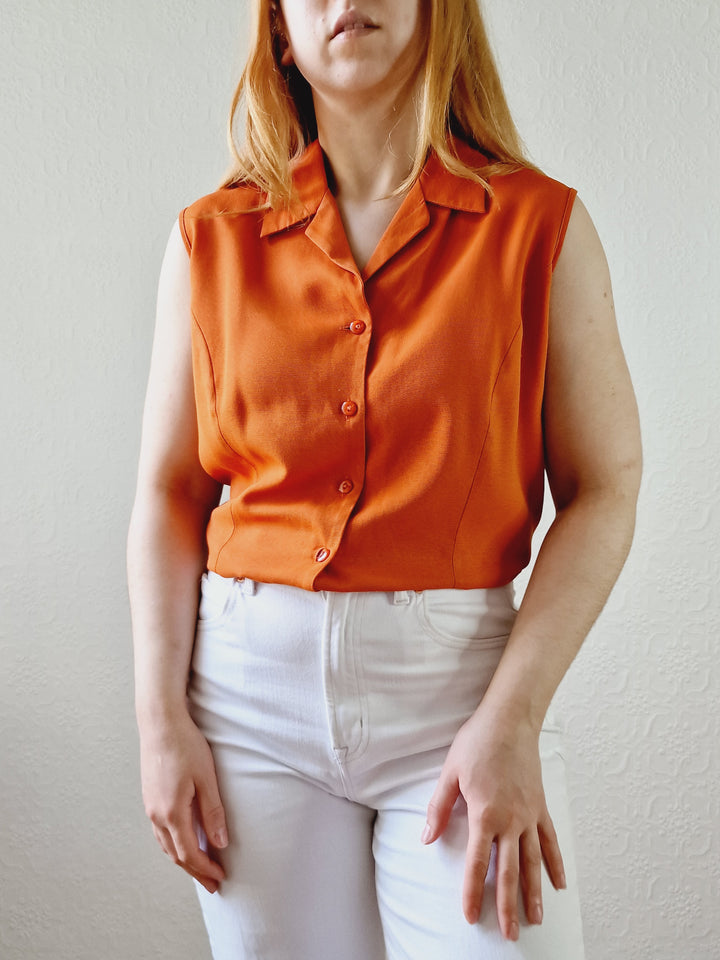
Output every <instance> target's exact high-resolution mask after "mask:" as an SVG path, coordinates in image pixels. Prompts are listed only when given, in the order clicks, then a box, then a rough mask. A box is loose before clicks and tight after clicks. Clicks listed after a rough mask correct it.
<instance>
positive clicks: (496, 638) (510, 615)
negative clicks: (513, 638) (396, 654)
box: [418, 587, 516, 649]
mask: <svg viewBox="0 0 720 960" xmlns="http://www.w3.org/2000/svg"><path fill="white" fill-rule="evenodd" d="M418 615H419V618H420V622H421V625H422V627H423V630H424V632H425V633H426V634H427V635H428V636H429V637H431V638H432V639H433V640H435V641H436V642H437V643H440V644H442V645H444V646H450V647H465V648H473V649H494V648H497V647H502V646H504V645H505V643H506V641H507V638H508V635H509V633H510V631H511V630H512V625H513V623H514V621H515V615H516V611H515V608H514V606H513V602H512V588H507V587H493V588H491V589H477V590H458V589H446V590H445V589H440V590H424V591H423V592H422V594H420V595H419V597H418Z"/></svg>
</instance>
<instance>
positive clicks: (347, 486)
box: [338, 480, 355, 493]
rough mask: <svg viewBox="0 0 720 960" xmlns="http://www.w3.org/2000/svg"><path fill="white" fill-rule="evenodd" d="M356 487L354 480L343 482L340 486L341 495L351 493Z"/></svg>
mask: <svg viewBox="0 0 720 960" xmlns="http://www.w3.org/2000/svg"><path fill="white" fill-rule="evenodd" d="M354 486H355V484H354V483H353V482H352V480H343V481H342V483H340V484H338V491H339V492H340V493H350V491H351V490H352V488H353V487H354Z"/></svg>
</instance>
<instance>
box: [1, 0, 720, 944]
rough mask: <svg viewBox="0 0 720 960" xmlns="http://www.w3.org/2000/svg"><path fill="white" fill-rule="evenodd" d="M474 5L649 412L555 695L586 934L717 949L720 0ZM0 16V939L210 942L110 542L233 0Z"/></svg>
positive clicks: (207, 138) (234, 63)
mask: <svg viewBox="0 0 720 960" xmlns="http://www.w3.org/2000/svg"><path fill="white" fill-rule="evenodd" d="M487 6H488V16H489V20H490V25H491V28H492V34H493V37H494V40H495V43H496V47H497V51H498V55H499V58H500V61H501V65H502V68H503V73H504V77H505V80H506V83H507V88H508V93H509V96H510V100H511V103H512V106H513V108H514V110H515V113H516V117H517V120H518V124H519V126H520V128H521V130H522V131H523V133H524V135H525V138H526V141H527V143H528V145H529V147H530V150H531V153H532V154H533V156H534V158H535V160H536V161H537V162H538V163H539V164H540V165H541V166H543V167H544V168H545V169H546V170H547V171H548V172H549V173H551V174H552V175H554V176H556V177H558V178H559V179H562V180H564V181H566V182H569V183H572V184H573V185H575V186H577V187H578V188H579V190H580V193H581V196H582V197H583V199H584V200H585V203H586V205H587V206H588V207H589V209H590V211H591V213H592V214H593V216H594V218H595V220H596V223H597V225H598V228H599V230H600V233H601V236H602V237H603V239H604V242H605V245H606V249H607V253H608V258H609V260H610V264H611V268H612V272H613V276H614V282H615V291H616V300H617V306H618V313H619V317H620V323H621V327H622V334H623V339H624V342H625V346H626V351H627V355H628V360H629V363H630V366H631V369H632V372H633V375H634V378H635V382H636V385H637V391H638V396H639V401H640V406H641V413H642V417H643V424H644V439H645V454H646V475H645V482H644V488H643V495H642V502H641V507H640V514H639V524H638V533H637V538H636V543H635V547H634V549H633V553H632V554H631V558H630V560H629V562H628V565H627V567H626V570H625V573H624V574H623V576H622V578H621V581H620V583H619V584H618V587H617V589H616V591H615V593H614V595H613V597H612V599H611V601H610V603H609V605H608V608H607V610H606V611H605V613H604V614H603V616H602V618H601V620H600V622H599V623H598V625H597V626H596V628H595V629H594V631H593V633H592V635H591V637H590V638H589V640H588V642H587V644H586V646H585V647H584V649H583V651H582V653H581V655H580V657H579V658H578V660H577V662H576V664H575V665H574V666H573V668H572V670H571V671H570V673H569V675H568V677H567V679H566V681H565V683H564V685H563V687H562V688H561V692H560V693H559V699H560V700H561V702H562V706H563V708H564V713H565V717H566V720H567V725H568V731H569V758H570V760H571V785H572V789H573V794H574V809H575V816H576V822H577V833H578V847H579V860H580V863H579V867H580V875H581V879H582V892H583V895H584V905H585V906H584V911H585V923H586V930H587V943H588V960H604V958H607V957H617V958H631V960H677V958H680V957H690V956H692V957H693V958H694V960H716V958H717V957H718V946H717V943H718V937H719V936H720V921H719V918H718V906H717V904H718V899H719V895H720V872H719V868H718V863H719V862H720V849H719V839H720V838H719V827H718V824H719V823H720V816H719V814H720V811H719V810H718V797H720V783H719V782H718V781H719V773H718V771H719V769H720V764H719V763H718V759H719V758H718V755H717V744H718V742H719V741H720V713H719V711H718V705H717V699H718V698H717V689H718V680H720V668H719V667H718V658H717V656H716V655H714V651H713V650H712V647H713V646H714V644H715V642H716V639H717V636H718V627H719V626H720V624H719V619H720V617H719V615H718V599H717V594H718V590H717V587H718V560H717V543H718V541H719V539H720V522H719V521H720V517H719V508H718V500H719V499H720V498H719V497H718V493H719V491H718V483H717V477H718V475H720V462H719V460H720V455H719V444H718V422H720V402H719V393H718V389H717V370H718V359H719V357H720V352H719V350H718V348H719V347H720V342H719V335H718V326H719V325H718V306H717V304H718V302H720V277H719V276H718V268H717V262H718V251H719V247H720V226H719V225H720V193H719V191H718V186H717V158H718V156H720V109H719V103H718V100H719V96H718V90H719V89H720V65H719V61H718V53H717V51H718V49H719V48H720V7H718V4H717V3H716V2H715V0H665V2H664V3H663V4H662V5H659V4H656V3H653V2H652V0H639V2H636V3H632V4H627V3H626V2H624V0H604V2H602V3H600V2H599V0H582V2H577V0H556V2H555V3H552V4H542V5H540V4H538V3H536V2H535V0H503V2H500V0H488V3H487ZM2 12H3V31H2V32H1V33H0V80H1V81H2V89H3V117H2V124H3V129H2V133H3V135H2V136H1V137H0V172H1V173H2V176H1V177H0V190H1V191H2V209H3V229H2V230H1V231H0V264H1V265H2V266H1V269H2V271H3V281H4V282H3V290H4V295H3V317H2V323H3V340H4V344H5V349H4V351H3V355H2V360H1V361H0V362H1V363H2V370H1V371H0V389H2V406H1V408H0V409H1V410H2V414H3V418H4V422H3V437H4V443H3V449H4V456H3V462H2V468H1V470H2V474H1V477H0V510H1V511H2V534H3V541H2V542H3V550H2V555H1V560H0V562H2V565H3V571H2V574H3V594H2V600H3V617H2V650H1V651H0V669H1V671H2V679H3V688H4V689H3V694H2V703H1V706H0V721H1V723H2V758H1V763H2V767H1V769H2V791H0V955H1V956H2V957H3V958H4V960H97V958H98V957H101V958H102V960H129V958H131V957H132V958H133V960H145V958H147V960H149V958H164V957H168V958H170V957H172V958H174V960H183V958H187V960H191V958H192V960H205V958H208V957H209V952H208V950H207V947H206V945H205V939H204V933H203V930H202V926H201V922H200V919H199V914H198V910H197V907H196V904H195V899H194V894H193V892H192V888H191V885H190V882H189V881H188V880H187V879H186V878H185V877H184V876H183V875H181V874H180V873H179V872H178V871H177V870H176V868H174V867H172V866H171V865H170V864H169V863H168V862H167V861H166V860H165V858H164V857H163V856H162V855H161V854H160V853H159V852H158V851H157V850H156V846H155V841H154V839H153V838H152V834H151V831H150V829H149V825H148V824H146V822H145V818H144V814H143V812H142V807H141V803H140V795H139V773H138V763H137V751H136V746H137V744H136V735H135V730H134V718H133V709H132V690H131V657H130V639H129V618H128V614H127V609H126V592H125V578H124V560H123V553H124V538H125V530H126V525H127V520H128V515H129V509H130V504H131V499H132V493H133V484H134V471H135V461H136V456H137V447H138V431H139V422H140V412H141V405H142V396H143V391H144V382H145V378H146V374H147V366H148V359H149V347H150V340H151V335H152V324H153V312H154V299H155V289H156V283H157V275H158V271H159V266H160V262H161V258H162V253H163V250H164V245H165V241H166V239H167V235H168V232H169V230H170V227H171V224H172V221H173V219H174V217H175V215H176V213H177V211H178V210H179V209H180V208H181V207H182V206H184V205H185V204H187V203H188V202H190V201H191V200H193V199H195V198H196V197H197V196H200V195H201V194H203V193H206V192H208V191H209V190H210V189H212V188H213V187H214V185H215V184H216V182H217V181H218V180H219V178H220V176H221V175H222V173H223V171H224V169H225V165H226V154H225V144H224V121H225V113H226V107H227V104H228V103H229V99H230V95H231V91H232V87H233V81H234V78H235V76H236V74H237V72H238V68H239V65H240V62H241V51H242V43H243V40H242V31H243V24H244V5H243V4H242V3H230V2H227V0H214V2H213V3H209V2H202V0H201V2H195V3H188V2H183V0H173V2H170V0H154V2H153V3H152V4H149V3H141V2H139V0H124V2H123V3H110V2H109V0H92V2H91V0H24V2H23V3H22V4H20V3H13V2H7V0H4V2H3V4H2ZM713 548H714V549H713Z"/></svg>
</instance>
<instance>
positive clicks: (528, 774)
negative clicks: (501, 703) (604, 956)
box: [422, 705, 565, 940]
mask: <svg viewBox="0 0 720 960" xmlns="http://www.w3.org/2000/svg"><path fill="white" fill-rule="evenodd" d="M459 794H462V796H463V797H464V799H465V802H466V803H467V808H468V826H469V838H468V848H467V854H466V859H465V878H464V883H463V912H464V914H465V918H466V919H467V921H468V923H476V922H477V920H478V918H479V916H480V909H481V907H482V899H483V890H484V886H485V877H486V874H487V870H488V865H489V863H490V851H491V848H492V844H493V841H495V843H496V844H497V895H496V896H497V914H498V919H499V923H500V929H501V930H502V933H503V935H504V936H505V937H506V938H507V939H509V940H517V938H518V934H519V922H518V909H517V902H518V883H519V884H520V886H521V888H522V894H523V903H524V907H525V914H526V916H527V919H528V922H529V923H541V922H542V893H541V887H540V872H541V862H542V861H544V862H545V866H546V868H547V871H548V875H549V877H550V880H551V882H552V884H553V886H554V887H555V888H556V889H560V888H564V887H565V873H564V869H563V862H562V856H561V854H560V848H559V846H558V842H557V837H556V835H555V828H554V827H553V824H552V820H551V819H550V814H549V813H548V810H547V806H546V804H545V794H544V791H543V786H542V775H541V770H540V755H539V750H538V733H537V730H536V729H534V728H533V727H532V726H531V725H530V724H527V723H523V722H521V723H519V722H517V721H513V722H505V723H503V722H501V721H500V719H499V718H498V717H492V716H489V715H488V713H487V712H486V711H483V708H482V705H481V706H480V707H479V708H478V710H477V711H476V712H475V713H474V714H473V716H472V717H471V718H470V719H469V720H468V721H467V723H465V724H464V725H463V726H462V727H461V728H460V730H459V731H458V733H457V736H456V737H455V739H454V741H453V743H452V746H451V747H450V750H449V752H448V755H447V758H446V760H445V763H444V765H443V769H442V772H441V774H440V779H439V780H438V783H437V786H436V788H435V792H434V793H433V796H432V798H431V800H430V803H429V805H428V813H427V826H426V828H425V831H424V833H423V837H422V839H423V842H424V843H432V842H433V841H434V840H436V839H437V838H438V837H439V836H440V835H441V834H442V832H443V830H444V829H445V827H446V826H447V824H448V820H449V819H450V813H451V811H452V808H453V806H454V804H455V801H456V800H457V798H458V795H459Z"/></svg>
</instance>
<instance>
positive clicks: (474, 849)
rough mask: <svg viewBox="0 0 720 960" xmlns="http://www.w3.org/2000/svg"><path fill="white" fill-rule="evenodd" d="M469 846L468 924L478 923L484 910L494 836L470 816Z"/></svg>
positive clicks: (465, 906) (465, 893)
mask: <svg viewBox="0 0 720 960" xmlns="http://www.w3.org/2000/svg"><path fill="white" fill-rule="evenodd" d="M468 828H469V835H468V846H467V852H466V854H465V876H464V878H463V913H464V914H465V919H466V920H467V922H468V923H477V922H478V920H479V919H480V911H481V910H482V902H483V894H484V892H485V879H486V877H487V872H488V867H489V865H490V856H491V853H492V844H493V836H492V834H491V833H490V832H488V831H487V830H484V829H483V826H482V822H481V821H480V820H478V819H477V818H474V817H471V816H470V815H468Z"/></svg>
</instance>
